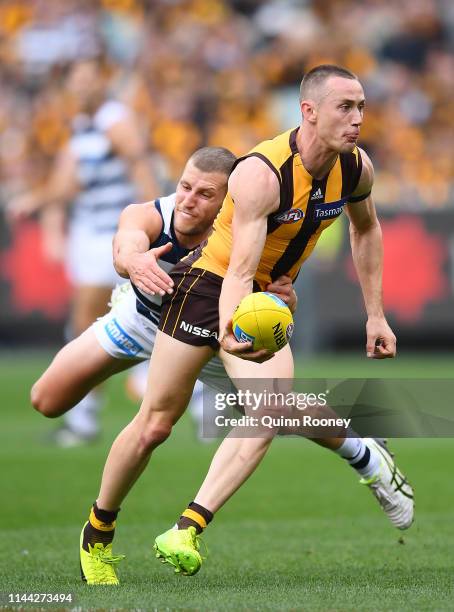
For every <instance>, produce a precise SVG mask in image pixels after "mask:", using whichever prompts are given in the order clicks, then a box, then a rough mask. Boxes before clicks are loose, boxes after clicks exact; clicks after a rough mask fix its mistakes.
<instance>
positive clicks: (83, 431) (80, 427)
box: [63, 391, 100, 436]
mask: <svg viewBox="0 0 454 612" xmlns="http://www.w3.org/2000/svg"><path fill="white" fill-rule="evenodd" d="M99 409H100V400H99V395H98V393H97V392H95V391H90V392H89V393H88V394H87V395H86V396H85V397H84V398H83V399H82V400H81V401H80V402H79V403H78V404H76V405H75V406H74V408H72V409H71V410H70V411H69V412H67V413H66V414H65V416H64V417H63V420H64V422H65V423H66V425H67V426H68V427H69V428H70V429H72V431H74V432H75V433H77V434H79V435H81V436H91V435H94V434H96V433H98V431H99V423H98V413H99Z"/></svg>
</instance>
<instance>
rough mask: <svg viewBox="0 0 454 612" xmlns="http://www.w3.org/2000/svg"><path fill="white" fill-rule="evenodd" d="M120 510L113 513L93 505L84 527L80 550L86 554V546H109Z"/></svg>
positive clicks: (95, 504)
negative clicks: (99, 544) (98, 544)
mask: <svg viewBox="0 0 454 612" xmlns="http://www.w3.org/2000/svg"><path fill="white" fill-rule="evenodd" d="M119 511H120V508H119V509H118V510H116V511H114V512H111V511H109V510H102V509H101V508H98V505H97V503H96V502H95V503H94V504H93V507H92V509H91V512H90V517H89V519H88V523H87V524H86V525H85V529H84V535H83V541H82V548H83V549H84V550H86V551H87V552H88V545H89V544H90V546H94V545H95V544H97V543H101V544H104V546H106V545H107V544H110V543H111V542H112V540H113V538H114V534H115V523H116V518H117V515H118V513H119Z"/></svg>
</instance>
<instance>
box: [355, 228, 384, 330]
mask: <svg viewBox="0 0 454 612" xmlns="http://www.w3.org/2000/svg"><path fill="white" fill-rule="evenodd" d="M350 242H351V247H352V255H353V262H354V264H355V268H356V272H357V274H358V279H359V283H360V285H361V290H362V292H363V297H364V304H365V307H366V312H367V315H368V317H369V318H370V317H380V318H381V317H383V316H384V314H383V291H382V275H383V242H382V233H381V228H380V224H379V223H378V221H377V222H376V223H374V224H373V225H371V226H370V227H369V228H367V229H366V230H364V231H358V230H356V229H355V228H354V227H353V226H350Z"/></svg>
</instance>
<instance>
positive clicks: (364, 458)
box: [335, 437, 381, 479]
mask: <svg viewBox="0 0 454 612" xmlns="http://www.w3.org/2000/svg"><path fill="white" fill-rule="evenodd" d="M335 452H336V453H337V454H338V455H340V456H341V457H343V458H344V459H345V460H346V461H348V463H349V465H350V466H351V467H352V468H353V469H354V470H355V471H356V472H357V473H358V474H359V475H360V476H361V477H362V478H366V479H369V478H373V477H374V476H376V475H377V474H378V473H379V471H380V465H381V457H380V455H379V454H378V453H377V451H376V450H375V449H374V448H369V447H368V446H367V445H366V443H365V442H364V440H363V439H362V438H353V437H350V438H345V440H344V442H343V443H342V444H341V446H340V447H339V448H338V449H337V450H336V451H335Z"/></svg>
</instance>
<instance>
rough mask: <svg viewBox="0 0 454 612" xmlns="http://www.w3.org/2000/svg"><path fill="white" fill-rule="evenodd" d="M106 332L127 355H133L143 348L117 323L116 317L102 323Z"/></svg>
mask: <svg viewBox="0 0 454 612" xmlns="http://www.w3.org/2000/svg"><path fill="white" fill-rule="evenodd" d="M104 329H105V330H106V334H107V335H108V336H109V338H110V339H111V340H112V342H113V343H114V344H116V345H117V346H118V348H121V350H122V351H123V352H124V353H125V354H126V355H128V356H129V357H135V356H136V355H138V354H139V353H140V351H142V350H143V346H142V345H141V344H139V343H138V342H136V341H135V340H134V338H132V337H131V336H130V335H129V334H127V333H126V332H125V330H124V329H123V328H122V327H121V325H120V324H119V323H118V321H117V319H115V318H114V319H111V320H110V321H107V323H106V324H105V325H104Z"/></svg>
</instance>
